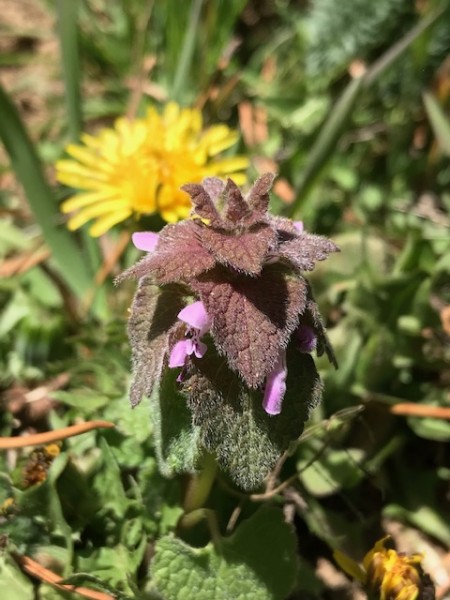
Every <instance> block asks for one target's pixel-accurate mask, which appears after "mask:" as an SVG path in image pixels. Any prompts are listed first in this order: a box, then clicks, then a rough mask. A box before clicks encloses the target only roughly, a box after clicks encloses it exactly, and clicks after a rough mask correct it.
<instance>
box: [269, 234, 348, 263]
mask: <svg viewBox="0 0 450 600" xmlns="http://www.w3.org/2000/svg"><path fill="white" fill-rule="evenodd" d="M332 252H339V248H338V247H337V246H336V244H335V243H333V242H332V241H331V240H329V239H327V238H325V237H322V236H321V235H314V234H312V233H301V234H299V235H298V236H297V237H296V238H292V239H289V240H287V241H285V242H284V243H282V244H280V247H279V250H278V254H279V255H280V256H281V257H282V258H286V259H287V260H289V262H291V263H292V264H293V265H294V266H295V267H297V269H300V270H301V271H312V270H313V269H314V266H315V264H316V262H317V261H319V260H325V259H326V258H328V256H329V255H330V254H331V253H332Z"/></svg>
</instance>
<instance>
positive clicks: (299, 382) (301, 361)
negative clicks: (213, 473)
mask: <svg viewBox="0 0 450 600" xmlns="http://www.w3.org/2000/svg"><path fill="white" fill-rule="evenodd" d="M292 346H293V345H292ZM287 365H288V376H287V391H286V395H285V398H284V401H283V408H282V411H281V414H280V415H277V416H270V415H268V414H267V413H266V412H265V411H264V409H263V408H262V399H263V394H262V392H258V391H253V390H250V389H249V388H247V387H246V386H245V384H244V383H243V382H242V381H241V380H240V378H239V377H238V376H237V375H236V374H235V373H233V372H232V371H230V369H228V368H227V366H226V364H225V362H224V360H223V359H222V358H220V357H219V356H218V355H217V354H215V353H214V352H213V350H212V349H211V351H210V350H208V352H207V353H206V355H205V356H204V357H203V358H202V359H200V360H196V361H195V365H194V367H193V368H192V370H191V373H190V375H189V377H188V378H186V380H185V381H184V382H183V388H182V389H183V392H184V393H185V394H186V397H187V399H188V403H189V406H190V408H191V410H192V414H193V420H194V424H195V425H196V426H198V427H199V428H200V436H201V443H202V444H203V445H204V446H205V447H206V448H207V450H209V451H210V452H213V453H215V454H216V456H217V461H218V463H219V465H220V466H221V467H222V468H223V469H224V470H225V471H227V472H228V473H229V475H230V477H231V478H232V479H233V480H234V481H235V482H236V484H237V485H239V486H240V487H242V488H244V489H247V490H251V489H255V488H257V487H258V486H259V485H261V483H262V481H263V480H264V478H265V477H266V476H267V475H268V473H269V472H270V471H271V469H273V467H274V466H275V464H276V462H277V460H278V459H279V457H280V456H281V454H282V453H283V452H284V451H285V450H286V449H287V448H288V446H289V444H290V443H291V442H292V441H294V440H296V439H297V438H298V437H299V436H300V435H301V433H302V431H303V426H304V422H305V421H306V419H307V418H308V417H309V414H310V412H311V410H312V408H314V407H315V406H316V405H317V403H318V401H319V399H320V395H321V389H322V388H321V384H320V380H319V376H318V374H317V371H316V368H315V365H314V361H313V359H312V358H311V356H310V355H309V354H302V353H300V352H298V351H296V350H295V348H294V347H289V349H288V352H287Z"/></svg>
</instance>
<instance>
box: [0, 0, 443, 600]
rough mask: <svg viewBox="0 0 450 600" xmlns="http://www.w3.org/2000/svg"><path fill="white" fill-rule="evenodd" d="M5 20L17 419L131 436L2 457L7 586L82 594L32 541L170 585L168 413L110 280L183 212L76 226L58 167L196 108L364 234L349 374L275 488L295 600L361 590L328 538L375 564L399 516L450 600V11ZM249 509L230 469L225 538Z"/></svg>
mask: <svg viewBox="0 0 450 600" xmlns="http://www.w3.org/2000/svg"><path fill="white" fill-rule="evenodd" d="M0 15H1V18H0V33H1V41H0V49H1V55H0V83H1V88H0V139H1V141H2V142H3V146H0V157H1V162H0V303H1V304H0V305H1V308H2V310H1V313H0V393H1V397H0V433H1V434H2V436H11V435H20V434H22V433H24V432H28V433H34V432H39V431H45V430H48V429H53V428H58V427H63V426H67V425H69V424H73V423H75V422H77V421H79V420H89V419H97V418H102V419H106V420H109V421H111V422H113V423H114V424H115V425H116V426H117V429H116V430H108V431H106V432H105V431H103V432H100V431H97V432H91V433H89V434H85V435H84V436H81V437H78V438H73V439H70V440H67V441H66V442H65V443H64V444H63V445H62V446H61V451H60V454H59V456H58V457H57V458H56V459H55V460H54V461H53V463H52V464H51V467H50V466H49V465H47V467H48V473H47V472H46V473H47V475H46V477H44V479H45V481H42V482H41V483H38V484H26V482H25V481H24V476H23V474H24V469H25V471H26V469H27V468H28V469H30V468H31V467H30V461H33V460H35V459H36V456H34V455H33V454H32V453H30V451H29V450H28V451H20V452H18V451H16V450H9V451H8V452H3V453H2V454H0V590H1V591H5V590H7V591H8V596H7V597H8V600H22V599H25V600H26V599H28V598H30V599H31V598H39V599H45V600H47V599H53V598H64V597H69V596H66V595H65V594H67V593H66V592H63V591H58V590H56V589H55V588H53V587H51V586H50V585H49V584H47V583H39V584H38V583H36V582H35V583H34V584H33V583H32V582H31V580H30V579H29V578H28V577H27V576H25V575H23V574H22V572H21V571H20V570H19V567H18V566H17V562H16V561H15V560H14V559H13V558H12V557H13V556H15V555H20V556H22V555H27V556H31V557H33V558H34V559H35V560H37V561H38V562H40V563H41V564H43V565H44V566H46V567H47V568H48V569H50V570H51V571H53V572H55V573H57V574H59V575H62V576H65V577H67V576H69V575H72V574H73V573H83V574H84V575H83V576H82V577H81V576H80V577H81V579H77V580H76V582H77V583H79V582H81V585H84V586H88V584H92V586H94V587H95V588H96V589H99V590H103V593H105V594H110V596H109V597H120V598H122V597H123V598H134V597H142V598H147V597H148V598H152V597H154V596H152V594H153V591H152V589H153V588H152V585H153V583H152V574H151V571H150V565H151V558H152V554H153V551H154V544H155V540H157V539H158V538H159V537H160V536H162V535H165V534H166V533H168V532H170V531H173V530H174V528H175V526H176V523H177V520H178V518H179V516H180V515H181V513H182V508H181V505H182V493H181V483H182V482H181V481H180V480H179V479H172V480H166V479H164V478H163V477H162V476H161V475H159V473H158V471H157V466H156V459H155V455H154V451H153V447H152V442H151V435H152V433H151V428H150V423H149V420H148V418H147V412H146V411H148V407H146V406H142V405H141V406H140V407H139V408H137V409H136V410H135V411H133V412H132V411H131V410H130V409H129V406H128V404H127V383H128V378H129V349H128V342H127V339H126V319H127V309H128V307H129V304H130V301H131V297H132V294H133V291H134V290H133V285H132V284H130V285H125V286H122V287H121V288H118V289H116V288H114V286H113V284H112V280H113V278H114V276H116V275H117V274H118V273H119V272H120V271H121V270H122V269H123V268H125V267H126V266H129V265H130V264H131V263H132V262H133V261H134V260H135V259H136V258H137V256H138V253H137V251H136V250H135V249H133V248H132V247H131V246H130V245H127V244H126V241H127V238H126V236H125V237H124V235H125V234H127V233H129V232H130V231H134V230H136V229H145V228H146V227H147V228H148V227H160V226H161V225H162V222H160V221H158V219H157V217H152V218H151V219H147V220H145V219H144V220H143V222H141V223H136V222H135V221H134V222H131V221H130V222H129V223H124V224H123V226H117V227H115V228H114V229H113V230H112V231H111V232H110V233H108V234H107V235H105V236H103V237H102V238H101V239H96V240H94V239H92V238H90V237H89V235H88V234H87V233H86V231H84V230H82V231H80V232H77V233H72V232H69V231H68V230H67V229H66V227H65V217H64V216H63V215H62V214H61V213H60V211H59V209H58V205H59V202H60V201H61V200H62V199H63V198H65V197H67V196H68V195H69V192H68V190H67V189H66V188H63V187H62V186H60V185H58V184H56V182H55V176H54V166H53V165H54V162H55V161H56V160H57V159H58V158H60V157H62V156H63V153H64V147H65V146H66V145H67V144H68V143H69V142H71V141H77V140H78V138H79V135H80V133H81V132H82V131H87V132H90V133H94V132H96V131H98V130H99V128H101V127H104V126H110V125H112V123H113V122H114V119H115V118H117V117H118V116H121V115H127V116H128V117H130V118H133V117H135V116H139V115H143V114H144V111H145V109H146V107H147V106H150V105H152V106H156V107H161V106H163V105H164V104H165V103H166V102H167V101H169V100H175V101H177V102H178V103H180V104H181V105H182V106H195V107H197V108H200V109H201V110H202V112H203V115H204V121H205V124H206V125H209V124H215V123H220V122H222V123H225V124H227V125H228V126H229V127H231V128H235V129H237V130H239V131H240V134H241V140H240V142H239V145H238V147H237V148H236V152H238V153H239V154H245V155H247V156H248V157H249V159H250V162H251V166H250V168H249V172H248V177H249V181H250V182H251V181H253V180H254V179H256V177H257V176H258V174H261V173H263V172H266V171H272V170H273V171H275V172H277V173H278V179H277V181H276V184H275V187H274V194H273V202H272V210H273V211H274V212H276V213H279V214H283V215H286V216H291V217H295V218H296V219H301V220H303V221H304V224H305V228H306V229H307V230H309V231H312V232H315V233H319V234H324V235H327V236H329V237H331V238H332V239H333V240H334V241H335V242H336V243H337V244H338V245H339V246H340V248H341V253H340V254H339V255H336V256H333V257H332V258H331V259H330V260H328V261H327V262H326V263H323V264H321V265H320V266H319V267H318V268H317V269H316V270H315V271H314V273H313V274H312V275H311V281H312V285H313V289H314V291H315V294H316V298H317V300H318V302H319V305H320V307H321V310H322V312H323V314H324V315H325V316H326V320H327V326H328V330H329V335H330V338H331V340H332V342H333V344H334V346H335V351H336V355H337V357H338V361H339V364H340V368H339V370H338V371H332V370H330V369H329V367H328V366H327V365H326V364H325V362H323V364H322V362H321V361H319V367H320V369H321V375H322V378H323V381H324V385H325V388H324V399H323V403H322V405H321V407H320V408H319V409H318V410H317V411H316V413H315V414H314V418H313V420H312V422H311V423H310V425H309V428H308V429H307V431H306V434H304V436H303V437H302V439H301V440H300V443H299V444H298V447H297V448H296V450H295V452H294V454H293V455H292V456H291V457H290V458H289V459H288V460H287V461H286V463H285V464H284V466H283V470H282V473H281V480H284V479H288V478H289V477H293V485H292V489H291V492H292V493H291V495H286V494H284V495H279V497H277V498H276V503H278V504H284V505H285V506H286V507H288V508H289V507H291V509H292V512H291V513H290V514H291V521H292V522H293V524H294V526H295V529H296V532H297V534H298V549H297V551H296V552H297V554H298V558H299V559H300V563H299V564H300V567H299V571H298V574H297V577H296V582H295V584H294V587H293V591H292V592H291V595H290V596H289V597H290V598H292V599H295V598H302V599H305V598H306V599H308V598H310V599H311V600H315V599H319V598H324V599H334V598H336V599H339V598H357V597H358V596H357V593H358V592H357V591H356V589H355V588H354V587H352V585H351V584H350V583H349V581H348V580H346V579H345V578H343V575H342V574H340V573H339V572H338V571H337V570H336V569H337V567H336V566H335V565H334V563H333V562H332V559H331V552H332V550H333V549H334V548H340V549H342V550H344V551H346V552H347V553H349V554H351V555H352V556H354V557H356V558H361V557H362V556H363V555H364V553H365V552H366V551H367V550H368V549H369V548H370V547H371V546H372V545H373V543H374V541H375V540H376V539H378V538H380V537H381V536H382V534H383V531H384V532H388V533H390V534H391V535H392V536H393V537H394V540H395V541H396V542H397V545H398V547H399V548H401V549H402V550H405V551H407V552H413V551H418V552H422V551H423V552H425V554H426V562H425V563H424V566H425V568H426V570H428V572H430V574H431V575H432V577H433V578H434V579H435V581H436V584H437V598H442V599H444V598H448V597H449V596H448V595H446V594H449V593H450V592H449V590H450V567H449V561H448V552H449V547H450V525H449V523H450V520H449V516H450V514H449V512H450V511H449V505H448V498H449V493H450V491H449V481H450V467H449V465H450V461H449V456H450V452H449V441H450V423H449V419H450V392H449V389H450V188H449V184H450V163H449V156H450V5H449V2H447V1H446V0H416V1H415V2H413V1H411V0H379V1H377V2H367V0H346V1H345V2H341V3H337V2H334V1H333V0H311V1H310V2H307V1H306V0H305V1H303V0H297V1H294V0H291V1H288V0H278V1H277V0H271V1H269V0H261V1H258V0H249V1H245V0H210V1H206V0H204V1H203V0H186V1H180V0H154V1H150V0H122V1H120V0H110V1H106V0H80V1H76V0H57V1H56V2H50V1H45V0H15V2H13V3H12V2H9V1H7V0H0ZM124 241H125V243H124ZM50 462H51V461H50ZM33 464H34V463H33ZM27 465H28V467H27ZM31 466H33V465H31ZM295 476H296V477H295ZM294 480H295V481H294ZM288 489H289V488H288ZM238 496H239V495H238ZM11 498H13V499H14V501H13V503H12V504H10V503H9V499H11ZM2 503H3V504H2ZM238 505H239V506H240V508H241V509H242V511H243V515H244V516H249V515H252V514H253V513H254V512H255V511H256V510H257V508H258V506H259V505H258V503H256V502H253V501H252V500H251V498H245V497H244V498H243V497H242V494H241V495H240V496H239V497H236V493H234V492H233V491H232V490H231V491H230V489H229V488H228V487H227V485H226V484H225V483H224V484H223V485H221V482H220V481H219V482H218V483H217V485H216V487H215V489H214V490H213V495H212V497H211V499H210V506H211V507H212V508H214V510H215V511H216V513H217V515H218V521H219V525H220V527H221V530H222V533H225V531H226V527H227V523H229V520H230V518H231V516H232V514H234V513H233V511H234V510H235V509H236V506H238ZM207 539H208V538H207V533H206V530H205V531H203V530H200V531H198V532H196V533H195V534H192V536H191V538H190V539H189V542H190V543H192V544H193V545H194V546H195V545H198V546H201V545H202V544H205V543H206V541H207ZM2 548H3V550H2ZM105 597H106V596H105ZM256 597H258V598H259V597H261V598H265V597H266V596H255V598H256ZM268 597H269V598H270V596H268ZM273 597H278V596H276V595H275V596H273ZM174 598H175V596H174ZM187 598H188V597H187ZM168 600H171V598H168Z"/></svg>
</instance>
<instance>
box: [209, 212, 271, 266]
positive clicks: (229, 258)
mask: <svg viewBox="0 0 450 600" xmlns="http://www.w3.org/2000/svg"><path fill="white" fill-rule="evenodd" d="M201 241H202V244H203V246H204V247H205V248H207V249H208V250H209V251H210V252H211V253H212V254H213V255H214V257H215V259H216V260H217V262H219V263H221V264H223V265H225V266H229V267H231V268H233V269H236V271H241V272H243V273H246V274H248V275H258V274H259V273H260V272H261V269H262V267H263V264H264V259H265V258H266V255H267V254H268V251H269V248H270V247H271V246H272V245H273V244H274V243H275V232H274V231H273V229H272V228H271V227H270V226H269V225H264V224H263V223H261V224H259V225H256V226H254V227H252V228H251V229H250V230H247V231H245V232H243V233H241V234H240V235H235V234H234V233H228V232H225V231H217V230H215V229H212V228H211V227H205V228H204V229H203V230H202V232H201Z"/></svg>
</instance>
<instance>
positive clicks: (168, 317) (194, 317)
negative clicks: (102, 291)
mask: <svg viewBox="0 0 450 600" xmlns="http://www.w3.org/2000/svg"><path fill="white" fill-rule="evenodd" d="M272 182H273V175H272V174H270V173H268V174H265V175H263V176H262V177H260V178H259V179H258V180H257V181H256V183H255V184H254V186H253V187H252V189H251V190H250V192H249V194H248V195H247V197H245V198H244V197H243V195H242V193H241V191H240V190H239V188H238V187H237V186H236V184H235V183H234V182H233V181H232V180H230V179H228V180H227V182H226V183H225V182H223V181H222V180H220V179H217V178H214V177H211V178H206V179H204V180H203V182H202V184H188V185H185V186H184V187H183V188H182V189H183V190H184V191H185V192H187V193H188V194H189V195H190V196H191V200H192V204H193V210H192V215H191V216H192V218H191V219H189V220H186V221H183V222H180V223H177V224H169V225H166V226H165V227H164V228H163V229H162V231H161V232H160V234H159V235H158V234H155V233H151V232H141V233H136V234H134V236H133V242H134V244H135V246H136V247H137V248H139V249H141V250H145V251H147V252H148V254H147V255H146V256H145V257H144V258H143V259H141V261H140V262H138V263H137V264H136V265H134V266H132V267H131V268H130V269H128V270H127V271H126V272H125V273H124V274H123V275H122V276H121V277H120V278H119V279H123V278H126V277H135V278H138V279H139V280H140V289H139V290H138V292H137V294H136V298H135V301H134V305H133V308H132V316H131V319H130V326H129V333H130V340H131V345H132V348H133V357H134V358H133V360H134V382H133V387H132V391H131V401H132V404H133V405H135V404H137V403H138V402H139V401H140V400H141V397H142V396H143V395H150V394H151V392H152V389H153V387H154V385H155V384H157V383H158V382H159V380H160V377H161V374H162V371H163V370H164V368H165V367H166V366H168V367H169V368H180V367H181V368H182V369H187V370H188V371H189V369H195V368H196V365H197V366H198V365H200V364H201V361H202V360H205V359H204V358H203V357H204V356H205V353H206V354H208V352H209V351H208V349H207V346H208V345H209V343H208V342H205V341H204V339H203V338H205V337H206V336H209V338H210V339H211V341H212V343H213V344H214V347H215V351H216V352H217V353H218V355H219V356H223V357H225V358H226V363H227V365H228V367H229V369H230V370H231V371H232V372H234V373H236V374H237V375H238V376H239V378H240V380H241V381H242V382H243V385H245V386H246V387H247V388H248V389H249V390H256V391H257V390H259V391H260V392H261V401H262V405H263V407H264V409H265V411H266V412H267V413H268V414H270V415H277V414H279V413H280V412H281V410H282V403H283V398H284V396H285V392H286V380H287V367H286V364H287V361H286V350H287V347H288V345H290V344H291V342H292V345H293V346H294V347H295V348H296V350H297V351H298V352H299V353H309V352H311V351H312V350H314V349H316V351H317V353H318V354H319V355H320V354H322V353H323V352H326V353H327V355H328V357H329V359H330V360H331V362H333V364H335V359H334V356H333V353H332V350H331V348H330V345H329V343H328V340H327V337H326V333H325V330H324V327H323V324H322V320H321V317H320V313H319V311H318V308H317V305H316V303H315V301H314V299H313V297H312V293H311V289H310V287H309V285H308V283H307V281H306V279H305V278H304V275H303V274H304V272H306V271H312V270H313V269H314V266H315V263H316V262H317V261H321V260H324V259H326V258H327V257H328V256H329V254H330V253H332V252H336V251H338V248H337V247H336V245H335V244H334V243H333V242H331V241H330V240H328V239H327V238H324V237H322V236H318V235H313V234H310V233H307V232H305V231H304V230H303V224H302V223H301V222H293V221H291V220H289V219H286V218H282V217H275V216H272V215H270V214H269V213H268V204H269V190H270V188H271V186H272ZM169 297H170V298H171V301H170V302H169V301H168V299H169ZM174 298H176V300H174ZM149 299H150V300H149ZM146 303H147V304H146ZM150 304H151V306H150ZM146 306H147V309H146V308H145V307H146ZM145 327H147V328H148V329H149V330H150V331H148V332H147V333H146V334H145V336H143V335H142V331H143V328H145ZM150 355H151V356H150ZM144 365H145V369H144V371H145V374H142V372H141V371H142V368H143V366H144ZM149 365H150V366H149ZM199 368H200V367H199ZM178 380H179V381H182V380H183V374H182V373H181V374H180V376H179V379H178Z"/></svg>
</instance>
